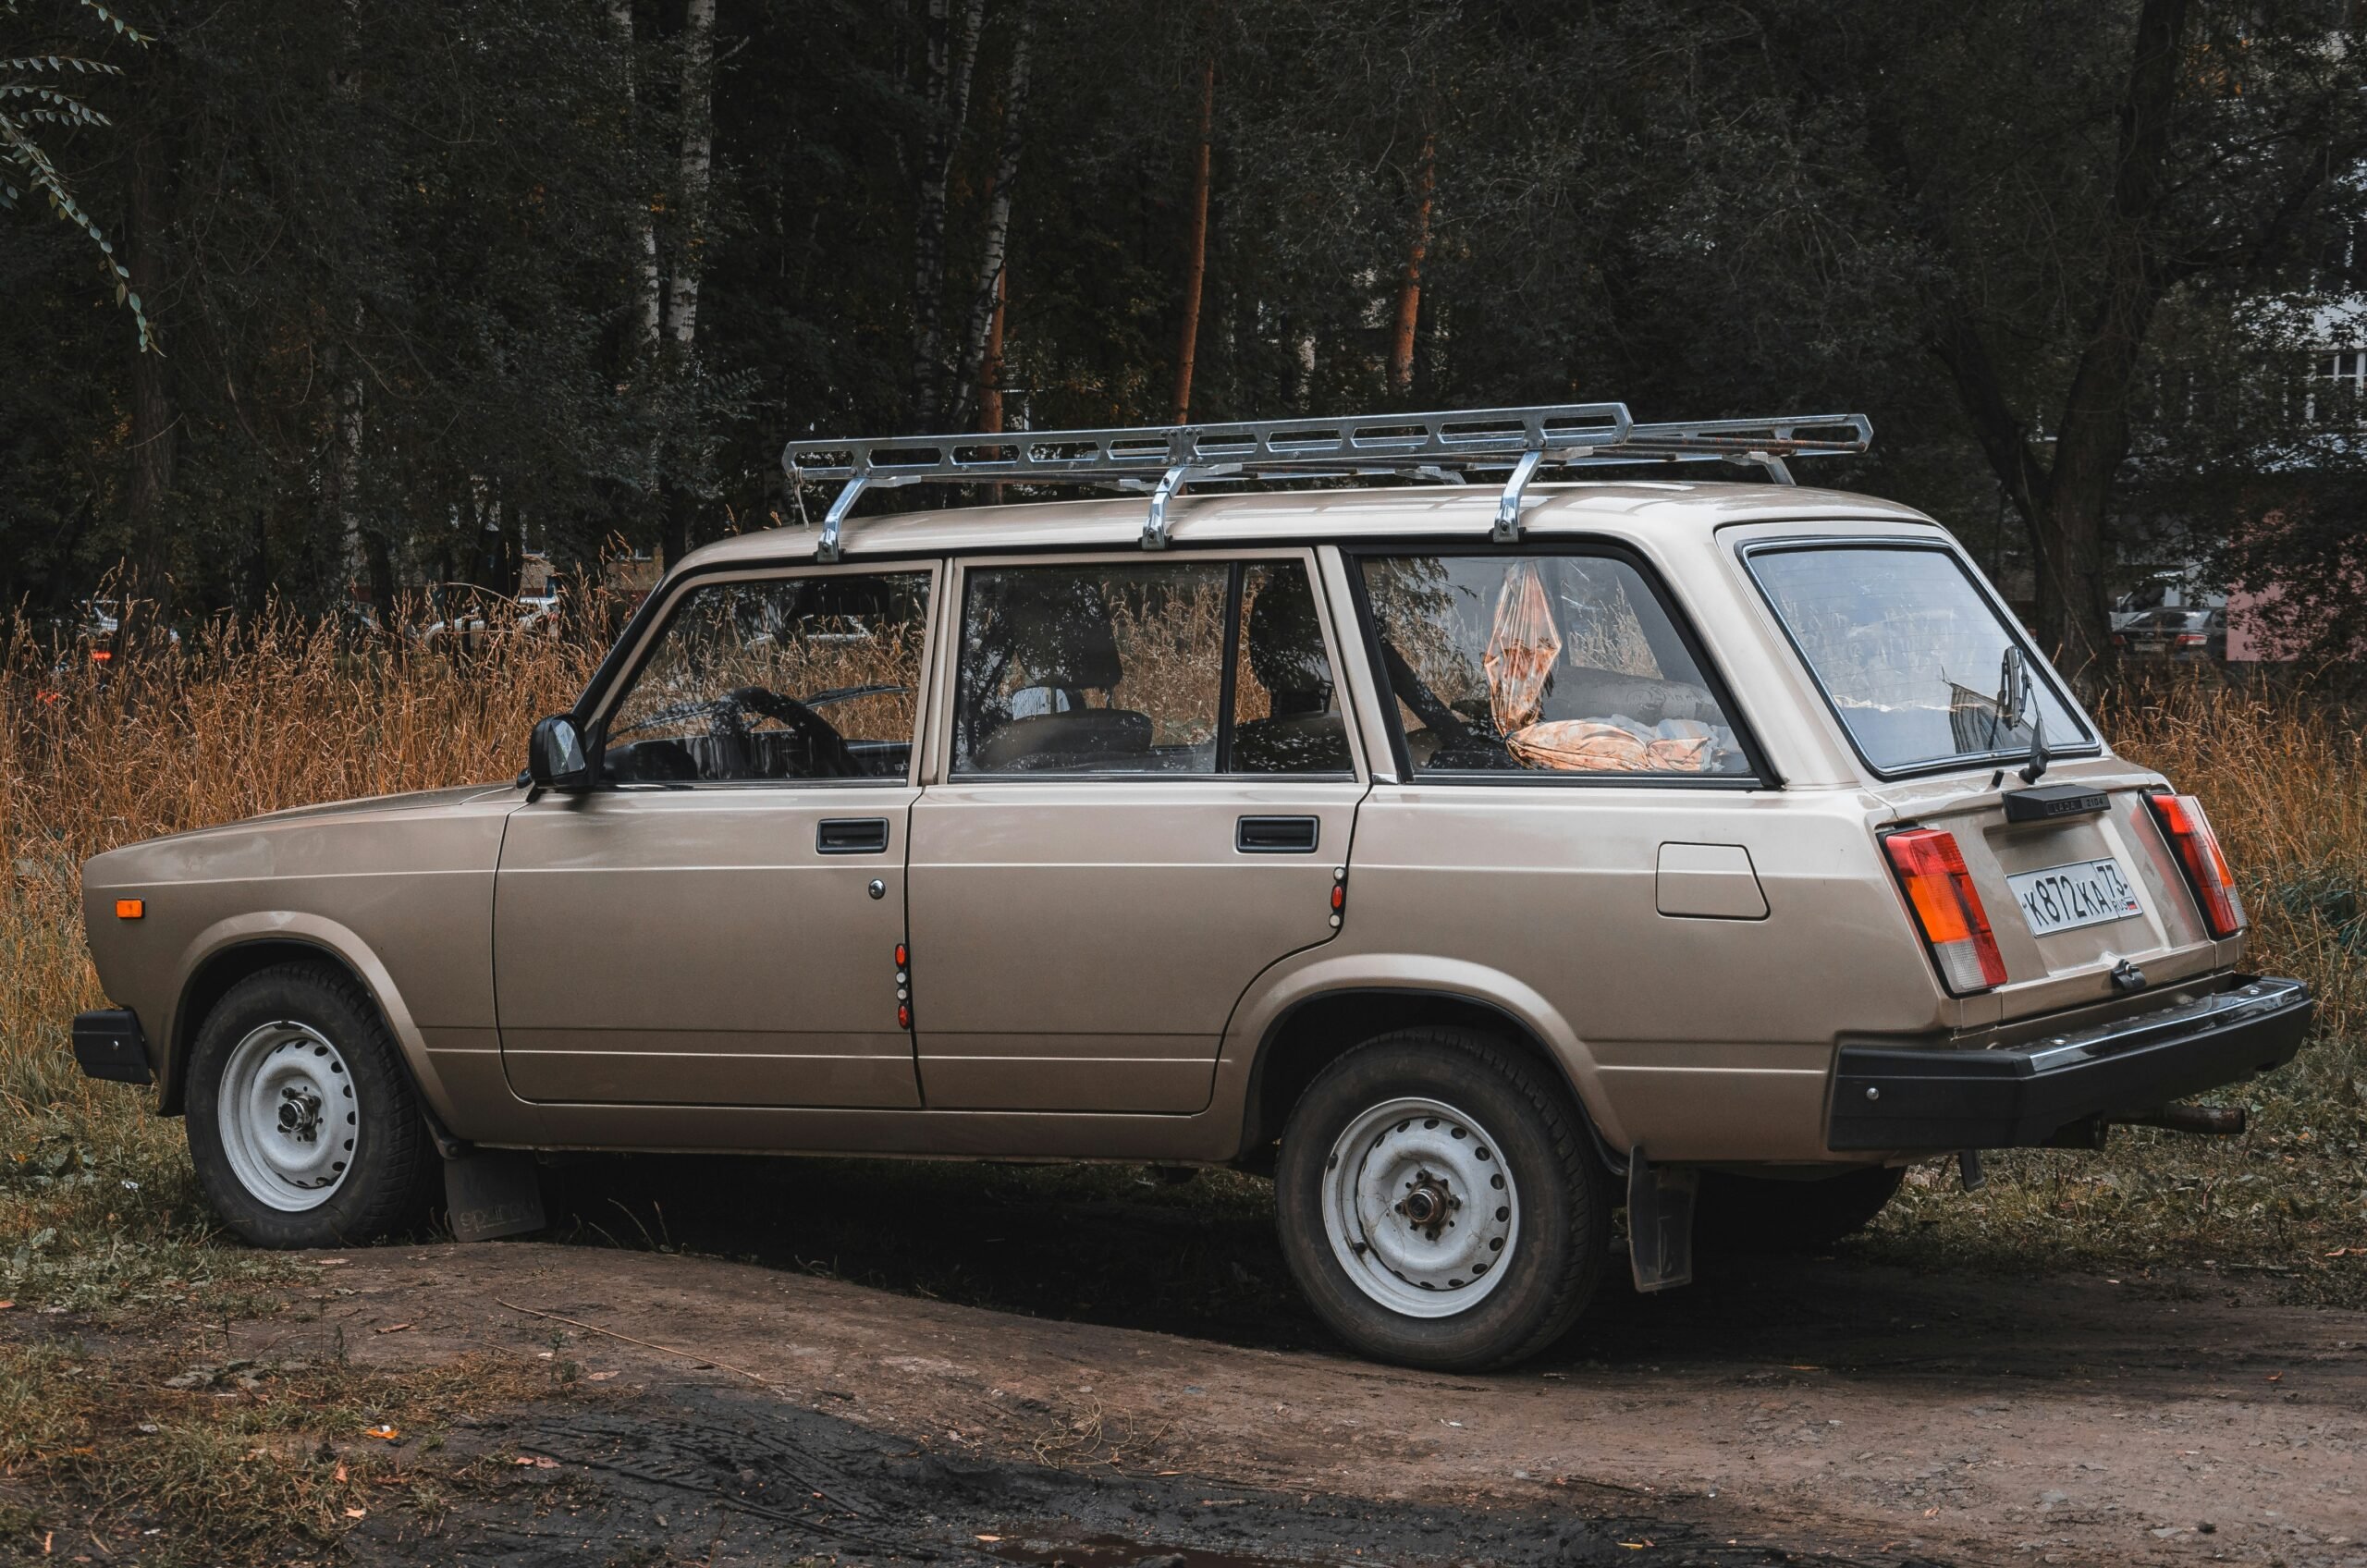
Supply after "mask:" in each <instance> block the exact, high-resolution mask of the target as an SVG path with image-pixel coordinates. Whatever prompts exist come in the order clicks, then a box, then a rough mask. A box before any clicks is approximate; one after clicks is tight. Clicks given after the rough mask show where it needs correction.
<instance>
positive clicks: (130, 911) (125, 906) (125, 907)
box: [115, 899, 148, 920]
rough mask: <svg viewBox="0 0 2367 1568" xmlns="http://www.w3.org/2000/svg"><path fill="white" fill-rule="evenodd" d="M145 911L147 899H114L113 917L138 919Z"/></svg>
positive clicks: (146, 910) (146, 911) (146, 909)
mask: <svg viewBox="0 0 2367 1568" xmlns="http://www.w3.org/2000/svg"><path fill="white" fill-rule="evenodd" d="M146 913H148V900H145V899H117V900H116V901H115V917H116V918H117V920H138V919H139V918H140V917H141V915H144V914H146Z"/></svg>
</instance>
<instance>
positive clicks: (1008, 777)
mask: <svg viewBox="0 0 2367 1568" xmlns="http://www.w3.org/2000/svg"><path fill="white" fill-rule="evenodd" d="M1317 548H1318V545H1311V544H1308V543H1306V541H1291V540H1276V541H1274V542H1273V543H1272V544H1268V543H1267V542H1265V541H1263V540H1259V541H1257V542H1256V543H1255V544H1251V543H1247V542H1236V541H1227V542H1226V543H1224V544H1222V545H1204V546H1200V547H1197V548H1195V549H1189V550H1182V549H1178V550H1167V551H1163V552H1161V553H1160V555H1159V557H1155V558H1158V559H1164V560H1169V561H1173V562H1176V563H1178V564H1181V563H1182V562H1184V561H1188V560H1193V559H1195V558H1196V557H1215V558H1216V560H1217V564H1219V565H1220V566H1221V567H1223V568H1224V585H1225V606H1224V631H1223V632H1222V636H1223V638H1224V646H1223V649H1222V651H1221V655H1220V656H1221V658H1222V661H1223V662H1222V665H1221V667H1220V671H1219V674H1218V678H1217V734H1216V754H1215V757H1214V759H1213V761H1214V763H1215V767H1214V770H1213V771H1210V772H1207V773H1183V772H1167V771H1161V770H1159V769H1153V768H1131V769H1124V770H1120V769H1107V768H1105V769H1097V770H1095V771H1093V772H1090V773H1082V772H1061V773H1054V772H1049V771H1046V772H1041V773H1035V772H1021V771H1012V772H964V771H963V770H962V769H961V768H960V767H958V766H956V761H957V759H956V757H955V755H954V737H955V736H956V735H957V733H958V729H959V726H960V723H961V715H960V714H958V713H954V712H951V711H950V710H951V709H952V707H953V705H954V703H955V701H956V699H957V695H958V693H959V692H960V690H961V685H962V656H963V653H964V651H965V650H964V648H963V628H964V627H965V626H967V625H968V623H969V609H970V585H971V582H972V581H973V580H974V579H975V577H976V576H977V575H978V571H977V567H978V566H979V565H980V564H982V563H983V564H985V565H986V566H987V570H1005V571H1009V570H1030V569H1033V568H1041V569H1043V570H1062V569H1064V568H1065V569H1074V568H1078V567H1082V566H1085V565H1087V564H1088V560H1087V559H1066V558H1063V559H1060V560H1041V559H1031V558H1029V557H1031V556H1040V555H1042V554H1043V553H1044V552H1043V549H1042V547H1041V546H1040V545H1038V546H1035V547H1033V548H1032V549H1020V548H1013V549H1011V550H1007V551H995V552H991V553H979V554H975V555H973V554H966V553H965V554H964V555H963V556H962V557H960V564H961V565H962V567H963V570H962V573H961V576H962V592H961V594H960V595H959V596H958V598H957V599H956V600H955V602H954V604H953V606H952V620H951V622H950V631H949V636H950V642H951V643H952V647H951V649H950V653H951V680H950V688H949V690H948V692H946V705H947V708H948V710H949V712H948V718H949V720H950V728H949V729H947V730H946V731H945V732H944V733H945V734H946V736H947V745H946V755H945V762H944V768H945V782H946V783H947V784H948V785H949V786H950V785H955V784H960V785H963V786H964V787H967V786H969V785H973V784H1110V783H1121V782H1122V783H1130V784H1132V783H1170V784H1177V783H1181V784H1206V783H1246V784H1353V783H1355V782H1356V771H1355V766H1353V764H1352V765H1351V766H1347V767H1342V768H1326V769H1323V770H1321V771H1319V772H1318V771H1314V770H1309V771H1306V772H1298V773H1244V772H1238V771H1230V770H1228V768H1227V766H1226V765H1227V764H1229V763H1231V761H1232V760H1233V698H1234V695H1235V693H1236V692H1238V690H1239V685H1240V674H1239V663H1240V658H1241V596H1242V594H1243V592H1244V590H1245V586H1246V584H1247V582H1248V575H1249V574H1248V568H1250V567H1251V566H1254V565H1257V564H1258V563H1260V562H1264V563H1268V564H1270V563H1273V562H1276V561H1287V562H1288V563H1290V564H1291V565H1293V566H1295V567H1297V568H1299V569H1300V570H1303V571H1305V572H1306V574H1307V590H1308V592H1309V593H1311V594H1316V595H1318V597H1317V600H1316V602H1317V604H1318V606H1319V605H1320V604H1321V603H1322V599H1321V597H1320V595H1321V594H1322V592H1323V585H1322V583H1321V582H1320V581H1319V578H1320V575H1321V574H1320V572H1319V571H1318V570H1317V568H1318V564H1319V560H1320V557H1315V556H1314V554H1313V552H1314V551H1315V550H1316V549H1317ZM1296 550H1306V551H1307V552H1309V554H1308V555H1307V556H1299V555H1294V554H1291V553H1290V552H1292V551H1296ZM1244 551H1249V552H1253V553H1250V554H1243V553H1242V552H1244ZM1268 552H1281V553H1278V554H1276V553H1268ZM1058 553H1059V554H1060V555H1061V556H1062V557H1068V556H1071V555H1075V556H1079V557H1089V558H1090V559H1098V558H1101V557H1105V556H1106V557H1110V558H1112V559H1121V560H1130V561H1133V562H1135V563H1137V564H1140V563H1141V562H1142V561H1143V559H1144V555H1143V552H1141V551H1140V550H1139V549H1136V550H1129V551H1118V550H1115V549H1109V550H1103V549H1088V550H1079V551H1074V552H1071V551H1061V552H1058ZM1324 654H1325V656H1326V657H1327V658H1328V657H1330V655H1331V647H1330V644H1329V642H1328V641H1327V643H1326V644H1325V648H1324ZM1333 662H1334V664H1335V665H1336V664H1337V662H1338V661H1336V660H1334V661H1333ZM1331 680H1332V689H1333V691H1334V692H1335V693H1336V696H1335V700H1336V701H1338V702H1340V703H1341V704H1342V711H1341V732H1342V734H1343V737H1345V736H1347V735H1348V734H1349V730H1348V728H1347V724H1348V721H1347V714H1346V707H1345V703H1346V690H1347V688H1346V684H1345V682H1344V681H1343V680H1342V679H1341V673H1340V671H1339V670H1338V669H1337V668H1334V669H1333V670H1332V672H1331ZM1351 754H1352V756H1353V749H1352V752H1351Z"/></svg>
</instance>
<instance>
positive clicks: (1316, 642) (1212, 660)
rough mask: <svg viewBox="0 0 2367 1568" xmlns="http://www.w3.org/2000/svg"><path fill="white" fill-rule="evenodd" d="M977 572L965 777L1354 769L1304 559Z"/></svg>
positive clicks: (958, 716)
mask: <svg viewBox="0 0 2367 1568" xmlns="http://www.w3.org/2000/svg"><path fill="white" fill-rule="evenodd" d="M967 581H968V588H967V592H966V595H965V602H964V604H963V615H962V655H961V670H960V675H959V677H958V681H957V693H956V698H955V704H954V726H953V728H954V735H953V771H954V772H955V773H957V774H963V775H980V774H1094V775H1121V776H1127V775H1162V774H1184V775H1189V774H1201V775H1208V774H1217V773H1268V774H1271V773H1285V774H1287V773H1297V774H1310V773H1317V774H1337V773H1346V772H1348V771H1349V769H1350V766H1351V764H1350V762H1349V757H1348V741H1347V730H1346V727H1345V724H1344V722H1343V719H1342V718H1341V715H1340V704H1339V695H1338V691H1337V687H1336V684H1335V682H1334V680H1333V679H1332V673H1331V657H1330V655H1329V654H1328V653H1327V652H1326V651H1325V648H1324V643H1323V632H1322V624H1321V620H1320V618H1319V616H1318V611H1317V608H1316V600H1315V592H1314V588H1313V585H1312V584H1311V582H1309V580H1308V577H1307V571H1306V564H1305V563H1304V562H1303V561H1298V560H1272V561H1266V560H1259V561H1243V562H1225V561H1203V560H1181V559H1177V560H1164V561H1137V560H1125V561H1110V562H1098V561H1097V562H1092V563H1089V564H1084V565H1058V566H1009V567H1004V566H980V567H975V568H973V569H972V570H970V571H969V573H968V577H967ZM1229 629H1231V630H1232V631H1233V635H1232V636H1231V637H1230V639H1229V638H1228V636H1227V632H1228V630H1229ZM1228 692H1230V693H1231V695H1232V701H1231V704H1230V705H1228V704H1227V701H1226V696H1227V693H1228Z"/></svg>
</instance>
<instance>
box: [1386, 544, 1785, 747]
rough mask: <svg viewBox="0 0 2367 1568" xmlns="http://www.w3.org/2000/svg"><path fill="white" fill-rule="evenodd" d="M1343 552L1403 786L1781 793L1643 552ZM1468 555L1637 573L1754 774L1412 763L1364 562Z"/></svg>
mask: <svg viewBox="0 0 2367 1568" xmlns="http://www.w3.org/2000/svg"><path fill="white" fill-rule="evenodd" d="M1340 554H1341V556H1342V557H1343V559H1344V560H1345V561H1346V563H1347V565H1348V574H1347V576H1348V586H1349V591H1350V592H1351V593H1352V594H1354V595H1355V612H1356V624H1357V628H1358V630H1359V631H1361V632H1362V634H1363V638H1364V644H1365V666H1366V668H1367V670H1369V671H1370V673H1371V677H1372V683H1373V692H1374V694H1375V695H1376V696H1378V697H1379V698H1380V721H1381V726H1382V728H1383V729H1384V730H1385V731H1386V738H1387V740H1388V742H1389V751H1390V756H1391V759H1392V761H1393V762H1394V764H1395V765H1396V768H1397V777H1398V780H1399V783H1400V786H1401V787H1404V788H1413V787H1417V786H1421V787H1427V786H1429V785H1432V784H1440V785H1449V786H1452V787H1454V788H1457V789H1462V788H1467V787H1471V786H1475V785H1476V786H1478V787H1481V788H1488V789H1495V788H1513V789H1574V790H1637V789H1644V790H1745V791H1750V790H1781V789H1783V788H1784V780H1783V778H1782V776H1781V775H1780V774H1778V773H1777V772H1776V771H1775V766H1774V764H1773V762H1772V760H1770V758H1769V757H1768V754H1767V752H1766V750H1765V748H1764V747H1762V746H1760V743H1759V736H1758V734H1757V733H1756V732H1755V731H1754V729H1752V727H1751V723H1750V720H1749V717H1748V715H1746V714H1745V713H1744V712H1743V709H1742V706H1741V704H1738V703H1736V702H1735V698H1734V690H1733V688H1732V686H1731V685H1729V684H1728V682H1727V680H1726V679H1725V674H1724V672H1723V670H1721V669H1720V668H1718V666H1717V661H1716V660H1714V659H1712V658H1711V656H1710V651H1709V649H1708V648H1707V647H1705V646H1704V645H1703V644H1702V642H1701V639H1700V638H1699V636H1698V635H1696V633H1695V631H1694V628H1693V622H1692V619H1690V618H1689V617H1688V616H1687V615H1686V613H1685V610H1684V608H1683V606H1680V605H1679V604H1678V603H1677V602H1676V599H1675V597H1674V595H1673V594H1671V593H1670V592H1669V589H1668V584H1667V583H1665V582H1662V580H1661V574H1660V572H1659V571H1658V570H1656V569H1655V568H1654V567H1653V565H1652V563H1651V562H1650V560H1648V559H1646V558H1645V557H1643V556H1642V555H1641V554H1640V553H1639V552H1637V550H1635V549H1633V548H1631V547H1630V546H1628V545H1625V544H1623V543H1621V542H1620V541H1618V540H1613V539H1592V538H1588V537H1586V536H1585V535H1582V534H1579V535H1568V534H1547V535H1532V536H1530V537H1528V538H1527V539H1524V540H1523V541H1522V542H1521V543H1520V544H1519V545H1513V546H1504V545H1490V544H1489V543H1488V542H1487V541H1486V540H1485V539H1473V538H1471V537H1470V536H1469V535H1467V534H1463V535H1451V536H1448V537H1446V538H1441V539H1412V538H1409V539H1402V540H1401V539H1391V540H1387V541H1379V540H1374V541H1367V542H1359V543H1355V544H1343V545H1341V546H1340ZM1422 555H1429V556H1469V557H1481V558H1485V557H1502V558H1506V559H1512V558H1517V557H1539V556H1584V557H1591V558H1594V559H1599V560H1613V561H1617V562H1619V563H1620V564H1621V565H1623V566H1625V567H1626V568H1628V569H1629V570H1632V571H1634V572H1635V573H1636V575H1637V578H1638V579H1640V580H1641V581H1642V582H1643V584H1644V587H1645V590H1646V591H1647V592H1648V593H1650V594H1651V595H1652V600H1653V602H1654V603H1655V604H1657V605H1658V606H1660V610H1661V614H1662V617H1663V618H1665V619H1666V620H1667V622H1668V624H1669V626H1670V627H1671V628H1672V629H1673V630H1674V631H1675V633H1676V635H1677V639H1678V641H1680V642H1681V643H1684V645H1685V652H1686V656H1687V657H1689V658H1691V659H1692V660H1693V668H1695V669H1697V670H1699V672H1700V675H1701V683H1702V684H1703V685H1704V686H1707V687H1708V688H1709V689H1710V695H1711V699H1712V700H1713V701H1715V702H1716V703H1717V704H1718V711H1719V712H1720V713H1722V714H1723V715H1724V716H1725V719H1726V727H1727V728H1728V729H1732V730H1733V731H1734V733H1735V744H1736V745H1738V746H1740V747H1741V748H1742V754H1743V760H1744V761H1745V762H1747V763H1748V764H1749V765H1750V772H1749V773H1748V774H1741V775H1733V774H1729V775H1708V774H1684V773H1578V772H1570V773H1563V772H1557V771H1554V770H1551V769H1536V770H1530V769H1527V768H1523V769H1519V770H1517V771H1515V770H1511V769H1507V770H1506V771H1504V772H1502V773H1487V772H1465V771H1452V772H1445V771H1436V770H1420V771H1417V769H1416V768H1415V766H1414V758H1413V753H1412V752H1411V751H1410V750H1409V749H1408V748H1407V747H1406V744H1405V726H1404V721H1403V720H1402V719H1400V718H1399V717H1398V713H1397V707H1398V703H1397V693H1396V691H1395V689H1394V687H1393V686H1392V683H1391V681H1390V679H1389V667H1388V665H1387V663H1386V662H1385V660H1384V657H1383V655H1382V651H1381V642H1380V619H1379V618H1378V617H1377V616H1376V615H1375V614H1374V611H1373V604H1372V592H1371V588H1370V585H1369V584H1368V583H1367V582H1366V580H1365V572H1364V566H1363V563H1364V562H1365V561H1367V560H1368V559H1372V558H1376V557H1379V558H1387V557H1393V556H1422Z"/></svg>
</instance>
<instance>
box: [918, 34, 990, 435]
mask: <svg viewBox="0 0 2367 1568" xmlns="http://www.w3.org/2000/svg"><path fill="white" fill-rule="evenodd" d="M986 8H987V5H986V0H963V10H962V25H961V28H960V32H959V36H958V37H957V36H956V35H955V29H954V26H953V20H952V6H951V0H928V4H927V9H926V12H925V13H924V18H925V19H924V22H923V43H924V45H925V48H926V72H927V77H926V84H925V88H926V90H925V93H924V97H925V99H926V103H927V104H928V113H929V128H928V141H927V145H926V150H925V151H924V152H923V153H922V156H921V189H920V202H919V208H918V211H917V213H916V214H915V215H914V234H913V403H914V410H913V411H914V417H915V418H916V419H918V420H919V421H920V423H923V424H926V423H930V422H931V421H932V420H934V419H935V418H936V417H937V412H938V408H939V406H940V405H941V404H942V402H943V400H944V398H943V394H942V388H941V386H940V385H939V382H940V379H941V377H942V376H943V375H944V365H943V363H942V362H941V361H942V356H943V353H944V326H943V321H944V295H945V215H946V200H947V192H948V191H949V190H950V188H951V186H952V183H953V153H954V149H955V147H956V146H957V145H958V144H959V142H960V140H961V134H962V124H963V120H964V119H965V118H967V117H968V115H969V112H970V77H971V72H972V70H973V69H974V68H975V63H976V60H977V55H978V32H979V28H980V26H981V24H982V23H983V21H984V19H985V16H986Z"/></svg>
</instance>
